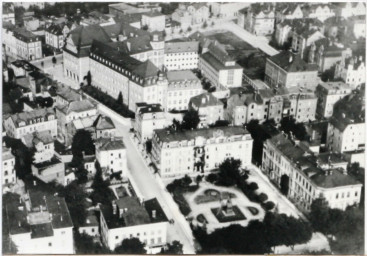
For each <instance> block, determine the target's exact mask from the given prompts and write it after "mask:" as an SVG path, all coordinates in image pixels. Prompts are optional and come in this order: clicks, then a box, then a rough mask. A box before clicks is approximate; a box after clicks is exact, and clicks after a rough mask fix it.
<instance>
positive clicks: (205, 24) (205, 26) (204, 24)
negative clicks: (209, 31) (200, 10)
mask: <svg viewBox="0 0 367 256" xmlns="http://www.w3.org/2000/svg"><path fill="white" fill-rule="evenodd" d="M207 27H208V23H206V21H205V22H204V23H203V25H202V28H204V29H205V28H207Z"/></svg>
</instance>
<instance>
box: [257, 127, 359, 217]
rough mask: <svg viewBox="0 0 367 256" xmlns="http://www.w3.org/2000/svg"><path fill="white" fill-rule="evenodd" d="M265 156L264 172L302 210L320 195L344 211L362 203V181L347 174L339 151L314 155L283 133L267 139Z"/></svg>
mask: <svg viewBox="0 0 367 256" xmlns="http://www.w3.org/2000/svg"><path fill="white" fill-rule="evenodd" d="M262 159H263V160H262V170H263V172H264V173H265V174H266V175H267V176H269V178H270V179H271V180H272V181H273V182H274V183H275V184H277V185H278V186H279V187H280V189H281V190H282V191H283V192H284V193H285V194H286V195H287V197H288V198H290V199H292V201H294V202H295V205H296V206H297V207H299V208H301V209H303V210H306V211H309V210H310V209H311V204H312V202H313V200H315V199H317V198H320V197H323V198H325V199H326V201H327V202H328V204H329V206H330V207H331V208H338V209H341V210H345V208H346V207H347V206H349V205H358V204H359V203H360V199H361V192H362V191H361V189H362V184H361V183H359V182H358V181H357V180H355V179H354V178H353V177H352V176H349V175H348V174H347V170H346V166H347V162H346V161H344V160H343V159H342V158H341V156H340V154H333V153H322V154H320V155H313V154H312V152H310V151H307V150H304V149H302V148H301V147H300V146H299V145H298V144H297V142H294V141H293V140H292V139H289V138H287V137H286V135H285V134H282V133H280V134H278V135H276V136H274V137H272V138H271V139H268V140H266V142H265V143H264V150H263V158H262Z"/></svg>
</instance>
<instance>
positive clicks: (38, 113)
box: [11, 108, 55, 127]
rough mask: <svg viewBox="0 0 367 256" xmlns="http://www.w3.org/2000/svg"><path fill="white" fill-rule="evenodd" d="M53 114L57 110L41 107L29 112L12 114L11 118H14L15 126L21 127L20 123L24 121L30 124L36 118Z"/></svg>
mask: <svg viewBox="0 0 367 256" xmlns="http://www.w3.org/2000/svg"><path fill="white" fill-rule="evenodd" d="M51 114H52V115H55V112H54V110H53V109H52V108H41V109H35V110H33V111H29V112H21V113H17V114H13V115H11V119H12V120H13V122H14V124H15V126H16V127H19V123H20V122H22V121H23V122H25V123H26V125H28V124H29V121H30V120H35V119H36V118H40V117H46V116H48V115H51Z"/></svg>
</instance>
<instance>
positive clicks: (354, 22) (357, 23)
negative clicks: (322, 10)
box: [348, 14, 366, 39]
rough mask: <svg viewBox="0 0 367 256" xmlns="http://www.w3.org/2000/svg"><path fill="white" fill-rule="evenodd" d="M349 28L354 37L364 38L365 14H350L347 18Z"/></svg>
mask: <svg viewBox="0 0 367 256" xmlns="http://www.w3.org/2000/svg"><path fill="white" fill-rule="evenodd" d="M348 22H349V30H350V31H353V35H354V37H355V38H356V39H360V38H366V15H365V14H364V15H360V16H352V17H350V18H349V19H348Z"/></svg>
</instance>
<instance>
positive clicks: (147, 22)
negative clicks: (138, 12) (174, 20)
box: [141, 11, 166, 32]
mask: <svg viewBox="0 0 367 256" xmlns="http://www.w3.org/2000/svg"><path fill="white" fill-rule="evenodd" d="M141 26H142V27H145V26H146V27H147V28H148V30H149V31H151V32H153V31H163V30H164V29H165V28H166V15H164V14H162V13H160V12H153V11H152V12H145V13H143V14H142V16H141Z"/></svg>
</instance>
